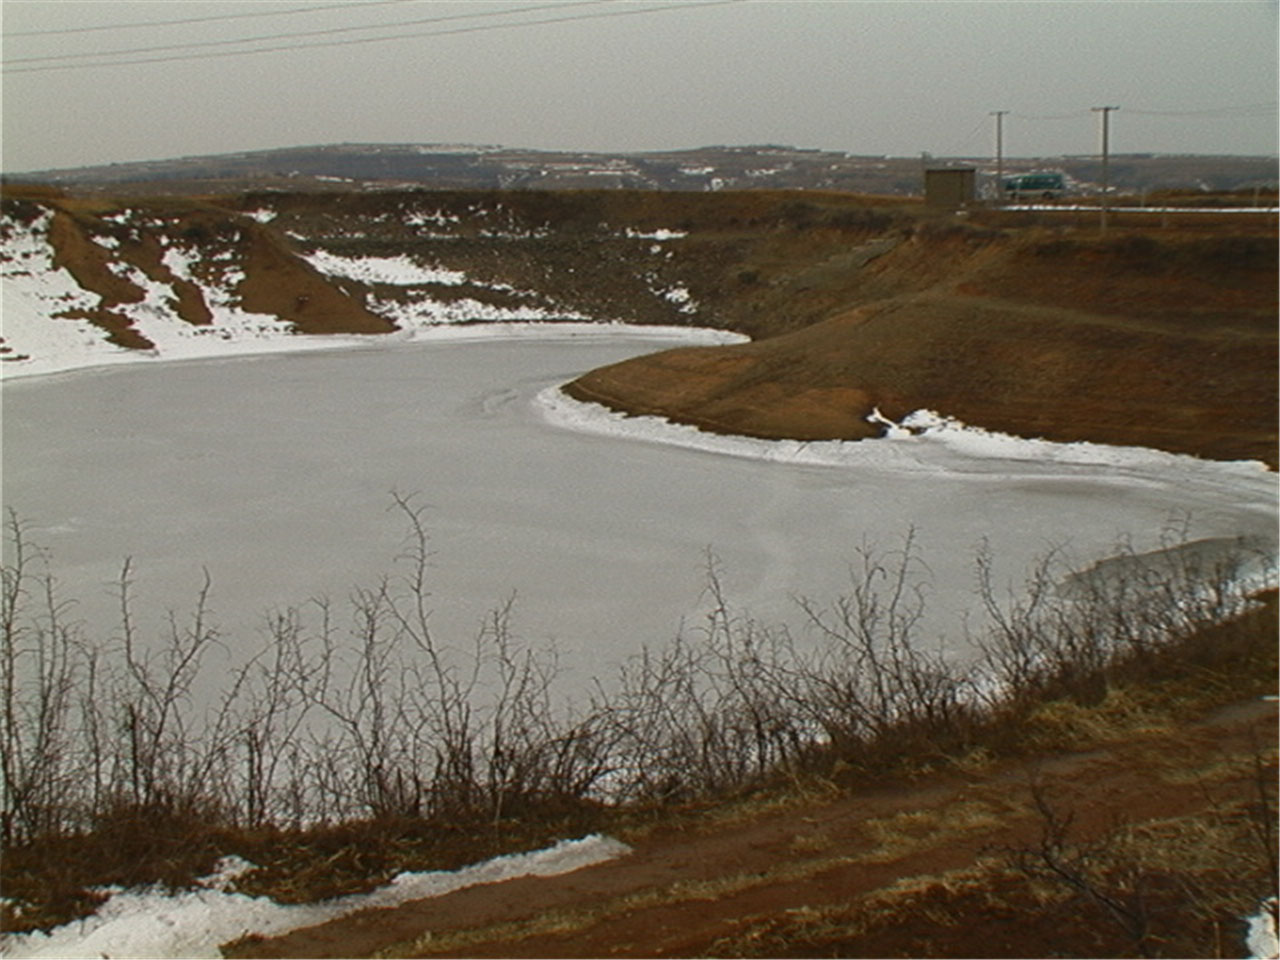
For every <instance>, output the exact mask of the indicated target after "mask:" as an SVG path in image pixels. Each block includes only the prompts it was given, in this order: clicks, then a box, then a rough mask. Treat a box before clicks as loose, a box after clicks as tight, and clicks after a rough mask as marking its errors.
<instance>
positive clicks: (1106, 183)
mask: <svg viewBox="0 0 1280 960" xmlns="http://www.w3.org/2000/svg"><path fill="white" fill-rule="evenodd" d="M1092 109H1093V112H1094V113H1101V114H1102V232H1103V233H1106V232H1107V205H1108V203H1109V202H1110V199H1111V194H1110V190H1111V180H1110V177H1109V176H1108V166H1107V163H1108V158H1109V156H1110V132H1111V122H1110V121H1111V111H1112V110H1119V109H1120V108H1119V107H1093V108H1092Z"/></svg>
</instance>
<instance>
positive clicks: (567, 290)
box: [4, 190, 1277, 464]
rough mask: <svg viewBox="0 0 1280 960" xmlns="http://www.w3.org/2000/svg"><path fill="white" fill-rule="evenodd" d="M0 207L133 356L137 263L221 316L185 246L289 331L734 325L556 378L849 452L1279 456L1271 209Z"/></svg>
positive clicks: (192, 315) (378, 199) (384, 198)
mask: <svg viewBox="0 0 1280 960" xmlns="http://www.w3.org/2000/svg"><path fill="white" fill-rule="evenodd" d="M1196 199H1197V202H1203V200H1204V198H1196ZM4 206H5V212H6V214H7V215H9V216H10V217H13V218H16V219H20V220H22V221H24V222H28V223H29V222H31V221H32V220H33V219H34V218H35V217H36V216H39V215H41V214H40V211H41V210H45V211H51V212H52V214H53V216H52V220H51V223H50V228H49V230H50V233H49V238H50V241H51V243H52V245H53V247H54V256H55V264H56V265H59V266H65V267H66V268H67V269H68V270H70V271H71V273H72V274H73V275H74V276H75V277H76V279H77V280H78V282H79V283H80V284H81V286H83V287H84V288H85V289H86V290H88V291H91V292H93V293H96V294H98V296H99V297H100V299H101V303H100V305H99V306H98V307H97V308H95V309H94V310H92V311H91V315H88V319H90V320H92V321H93V322H95V323H97V324H98V325H99V326H101V327H103V328H104V329H105V330H106V331H107V332H108V335H109V337H110V338H111V340H112V341H113V342H115V343H118V344H120V345H123V346H129V347H139V348H146V347H149V346H150V343H149V342H148V341H147V340H146V339H145V338H144V337H143V336H142V335H141V334H140V333H139V332H138V331H137V330H135V329H133V328H132V326H130V323H131V321H130V320H129V319H128V317H127V316H126V315H125V314H126V312H127V311H125V310H124V309H123V307H124V305H128V304H136V303H138V302H139V301H140V300H141V299H142V297H143V295H144V294H143V291H142V289H141V288H140V287H139V286H138V283H135V282H133V281H131V280H130V279H128V276H133V277H134V278H135V279H137V274H136V273H134V272H131V271H133V270H135V269H136V270H137V271H141V273H142V274H144V275H145V276H146V277H148V278H149V279H150V280H152V281H155V282H157V283H165V284H168V285H169V287H170V289H171V290H172V291H173V309H174V312H175V314H176V315H177V316H179V317H180V318H181V320H182V321H183V322H185V323H190V324H193V325H200V326H204V325H208V324H210V322H211V313H210V306H211V305H210V304H206V303H205V302H204V299H203V297H202V294H201V290H200V288H199V287H198V286H197V285H196V284H193V283H190V282H187V281H183V280H181V279H180V278H177V277H174V276H173V274H172V273H171V271H169V269H168V268H167V267H166V266H165V264H164V260H163V256H164V251H165V247H166V245H169V244H174V243H177V244H180V245H181V246H182V247H183V248H184V250H188V251H189V250H192V249H198V250H199V251H200V252H201V256H202V258H203V262H200V263H196V264H195V265H194V266H193V267H192V269H194V270H195V271H196V275H197V276H199V277H200V279H201V280H202V281H207V282H208V283H211V284H213V285H214V286H218V285H219V284H221V286H222V287H223V288H225V289H227V290H228V291H229V296H231V297H232V298H233V299H234V301H235V302H236V303H237V304H238V305H239V306H240V307H241V308H242V309H244V310H246V311H249V312H251V313H253V314H261V315H264V317H265V318H266V319H265V321H264V322H266V323H273V322H274V323H279V324H282V325H287V326H288V329H291V330H295V331H297V332H299V333H302V334H328V333H385V332H389V331H391V330H394V329H395V328H396V326H395V323H394V322H393V321H392V320H389V319H387V317H386V316H379V315H378V314H377V313H375V312H374V311H373V309H371V305H374V306H376V304H377V303H383V304H385V303H388V302H393V301H400V302H404V301H405V300H406V298H413V297H418V298H429V299H430V300H433V301H435V302H437V303H442V304H443V303H459V302H462V303H465V302H475V303H478V304H481V305H483V306H486V307H491V308H499V309H511V308H519V307H529V308H533V309H534V310H535V311H541V313H542V315H544V316H553V317H554V316H563V317H590V318H593V319H597V320H621V321H627V322H631V323H646V324H667V325H671V324H676V325H696V326H711V327H720V328H724V329H730V330H736V331H740V332H742V333H745V334H747V335H748V336H750V337H752V338H753V342H752V343H750V344H746V345H740V346H733V347H724V348H714V349H699V350H676V351H668V352H666V353H661V354H657V355H654V356H650V357H644V358H640V359H636V360H632V361H630V362H627V363H624V364H619V365H616V366H613V367H609V368H605V369H602V370H597V371H594V372H591V373H589V374H587V375H585V376H583V377H581V378H580V379H578V380H576V381H575V382H574V383H573V384H572V385H571V388H570V392H572V393H573V394H574V395H575V396H578V397H580V398H584V399H591V400H598V401H601V402H604V403H607V404H608V405H610V406H612V407H614V408H615V409H618V410H622V411H626V412H630V413H637V414H639V413H647V414H661V415H664V416H667V417H670V418H672V419H674V420H678V421H681V422H686V423H692V424H696V425H699V426H702V427H704V428H707V429H711V430H718V431H727V432H733V433H744V434H754V435H758V436H765V437H796V438H803V439H824V438H858V437H866V436H870V435H873V433H875V432H876V431H875V428H873V427H872V426H871V425H870V424H868V423H867V422H866V419H865V418H866V416H867V415H868V414H869V413H870V412H871V411H872V410H873V409H874V408H876V407H879V408H880V410H881V411H883V412H884V413H885V414H887V415H889V416H892V417H900V416H902V415H903V414H905V413H908V412H910V411H911V410H914V409H917V408H921V407H924V408H932V409H936V410H937V411H938V412H940V413H942V414H946V415H949V416H953V417H958V418H960V419H962V420H965V421H966V422H969V423H971V424H974V425H976V426H982V427H986V428H988V429H993V430H1000V431H1006V432H1010V433H1014V434H1018V435H1023V436H1043V437H1047V438H1050V439H1054V440H1064V441H1070V440H1094V441H1101V442H1107V443H1124V444H1141V445H1148V446H1155V447H1160V448H1163V449H1167V450H1173V451H1179V452H1189V453H1195V454H1199V455H1202V456H1208V457H1214V458H1241V457H1247V458H1261V459H1264V460H1266V461H1267V462H1269V463H1272V464H1274V463H1276V460H1277V457H1276V438H1277V431H1276V397H1277V374H1276V369H1277V336H1276V320H1277V269H1276V267H1277V231H1276V219H1275V216H1274V215H1272V214H1261V213H1250V214H1241V215H1231V214H1224V213H1216V212H1210V213H1206V212H1204V211H1203V210H1201V211H1200V212H1194V211H1189V212H1186V213H1174V214H1169V213H1164V214H1138V213H1125V214H1118V215H1116V216H1115V217H1114V218H1113V221H1112V227H1111V229H1110V231H1109V232H1107V233H1106V234H1105V235H1102V234H1100V233H1099V225H1098V222H1097V219H1096V214H1093V213H1087V212H1077V211H1071V210H1066V209H1064V210H1058V211H1052V210H1051V211H1042V212H1035V213H1018V212H1013V211H975V212H973V213H971V214H969V215H964V216H957V215H953V214H950V213H937V212H931V211H928V210H927V209H926V208H924V207H923V206H922V205H921V204H920V203H919V202H918V201H909V200H898V199H892V198H884V197H880V198H876V197H865V196H856V195H852V194H842V193H821V192H811V191H805V192H787V191H750V192H746V191H744V192H737V193H733V192H726V193H662V192H658V191H555V192H538V191H508V192H504V191H435V192H432V191H408V190H401V191H370V192H360V191H344V192H336V193H330V194H319V193H279V192H261V193H255V194H244V195H232V196H218V197H203V198H190V197H185V198H184V197H147V198H138V197H134V198H110V197H94V198H59V197H52V196H43V195H41V196H30V195H26V194H23V193H22V192H21V191H13V190H10V191H7V192H6V195H5V198H4ZM246 214H253V215H254V216H246ZM263 214H265V215H263ZM104 238H105V239H106V240H107V241H109V242H108V243H107V245H106V247H104V246H103V244H102V241H103V239H104ZM319 250H324V251H327V252H328V253H330V254H333V255H337V256H340V257H348V258H353V259H360V258H365V257H382V258H400V257H408V258H410V259H412V260H413V261H414V262H415V263H417V264H419V265H423V266H428V267H432V268H441V269H443V270H448V271H454V272H456V273H459V274H462V275H465V277H466V281H465V282H461V283H452V284H450V283H443V282H441V283H431V282H424V283H422V284H419V285H417V287H415V288H413V289H412V290H410V288H407V287H404V286H400V287H397V286H396V285H394V284H391V285H388V284H381V285H379V284H378V283H375V282H360V281H352V280H341V279H339V280H335V279H334V278H332V277H326V276H324V275H322V274H321V273H319V272H317V271H316V270H315V269H314V268H313V267H312V266H311V265H310V264H309V263H308V262H307V260H306V259H304V257H305V256H307V255H309V254H310V253H312V252H314V251H319ZM138 282H141V281H140V280H139V281H138ZM375 298H376V300H375ZM462 309H465V307H463V308H462ZM384 312H385V311H384ZM55 322H56V321H55Z"/></svg>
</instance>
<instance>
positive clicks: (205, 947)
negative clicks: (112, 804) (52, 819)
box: [0, 834, 631, 957]
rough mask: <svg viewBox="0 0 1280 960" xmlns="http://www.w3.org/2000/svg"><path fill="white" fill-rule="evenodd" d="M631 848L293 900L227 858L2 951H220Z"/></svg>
mask: <svg viewBox="0 0 1280 960" xmlns="http://www.w3.org/2000/svg"><path fill="white" fill-rule="evenodd" d="M630 851H631V848H630V847H628V846H627V845H626V844H624V843H621V842H620V841H618V840H614V839H613V838H611V837H605V836H601V835H599V834H593V835H592V836H589V837H583V838H581V839H578V840H562V841H561V842H560V843H557V844H555V845H554V846H551V847H547V848H545V849H543V850H535V851H533V852H531V853H520V854H512V855H510V856H505V857H498V858H496V859H493V860H487V861H485V862H484V863H478V864H475V865H473V866H470V867H463V868H462V869H461V870H457V871H443V870H439V871H431V872H424V873H402V874H400V875H399V876H397V877H396V878H395V879H393V880H392V881H391V883H390V884H388V885H387V886H385V887H381V888H379V889H377V890H374V891H373V892H372V893H369V894H361V895H354V896H348V897H340V898H338V899H335V900H326V901H322V902H320V903H310V904H287V905H286V904H279V903H276V902H275V901H274V900H270V899H268V898H266V897H250V896H246V895H244V894H240V893H230V892H228V891H227V890H226V886H227V885H229V884H230V883H231V882H233V881H234V878H235V877H236V876H239V875H241V874H242V873H243V872H244V871H246V870H248V869H252V864H249V863H248V862H247V861H243V860H240V859H239V858H234V859H227V860H224V861H222V862H220V863H219V866H218V870H217V871H215V873H214V874H212V875H210V876H209V877H205V878H202V885H203V888H202V889H199V890H187V891H183V892H181V893H175V894H168V893H164V892H162V891H160V890H157V889H138V890H125V891H120V892H118V893H115V894H113V895H112V896H111V898H110V899H109V900H108V901H107V902H106V903H104V904H103V905H102V906H101V907H99V908H98V911H97V913H95V914H94V915H93V916H91V917H88V918H87V919H85V920H78V921H73V922H72V923H68V924H66V925H64V926H61V927H58V928H56V929H54V930H52V931H50V932H48V933H39V932H37V933H26V934H10V935H7V936H5V937H4V938H3V940H0V952H2V953H3V954H4V955H5V956H6V957H105V956H110V957H220V956H221V955H222V954H221V953H220V951H219V950H218V946H219V944H222V943H226V942H227V941H229V940H235V939H237V938H239V937H242V936H245V935H247V934H259V935H262V936H279V935H281V934H284V933H288V932H289V931H290V930H297V929H299V928H301V927H309V926H314V925H315V924H319V923H324V922H326V921H328V920H332V919H334V918H336V917H341V916H344V915H346V914H348V913H353V912H355V911H356V910H364V909H368V908H371V907H394V906H397V905H398V904H401V903H406V902H408V901H410V900H422V899H425V898H428V897H439V896H443V895H444V894H446V893H451V892H452V891H454V890H461V889H463V888H465V887H472V886H476V885H478V884H482V883H498V882H500V881H503V880H510V879H512V878H514V877H527V876H537V877H551V876H556V875H558V874H563V873H570V872H572V871H574V870H580V869H582V868H583V867H588V866H592V865H593V864H597V863H603V862H604V861H606V860H612V859H614V858H616V857H620V856H623V855H624V854H627V853H629V852H630Z"/></svg>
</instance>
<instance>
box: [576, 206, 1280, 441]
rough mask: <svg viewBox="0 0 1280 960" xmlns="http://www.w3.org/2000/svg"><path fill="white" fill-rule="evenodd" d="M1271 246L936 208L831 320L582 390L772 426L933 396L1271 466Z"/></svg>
mask: <svg viewBox="0 0 1280 960" xmlns="http://www.w3.org/2000/svg"><path fill="white" fill-rule="evenodd" d="M1274 249H1275V246H1274V238H1272V237H1265V236H1256V237H1240V236H1227V235H1223V236H1214V235H1211V236H1209V237H1205V236H1198V235H1193V234H1173V235H1167V236H1159V235H1157V233H1156V232H1154V231H1150V230H1138V231H1132V232H1128V231H1126V232H1118V233H1117V232H1113V233H1112V234H1111V235H1110V236H1108V237H1106V238H1101V237H1098V236H1096V235H1085V236H1073V235H1071V234H1070V233H1069V232H1066V231H1062V232H1045V231H1044V230H1042V229H1038V228H1036V229H1031V230H1028V231H1018V230H1008V229H1002V230H992V229H984V228H983V227H981V226H963V227H946V226H942V225H940V224H937V223H928V222H925V223H922V224H920V225H918V226H916V227H915V228H914V229H913V230H912V231H911V232H910V234H909V235H908V236H906V237H905V238H903V239H902V241H901V242H900V243H898V244H896V245H894V246H893V247H892V248H890V249H888V250H886V251H885V252H883V253H882V254H880V255H878V256H876V257H875V258H874V259H871V260H870V261H868V262H867V263H865V264H862V265H848V266H844V265H842V268H841V269H835V268H832V270H833V272H834V273H835V274H836V276H833V277H830V278H828V282H827V283H826V284H824V285H818V286H821V288H822V289H823V290H824V291H826V292H828V293H829V294H830V293H831V292H832V291H835V290H837V289H838V290H839V291H840V295H839V297H834V296H833V300H839V301H840V303H841V305H840V306H833V307H832V309H831V311H830V313H829V315H828V316H826V317H824V318H823V319H821V320H819V321H817V322H816V323H813V324H810V325H808V326H805V327H804V328H802V329H800V330H795V331H791V332H785V333H782V334H780V335H776V336H770V337H767V338H764V339H760V340H758V341H756V342H754V343H751V344H746V345H739V346H730V347H723V348H716V349H713V350H675V351H668V352H666V353H663V354H658V355H655V356H649V357H641V358H637V359H635V360H631V361H627V362H625V363H621V364H617V365H615V366H612V367H607V368H604V369H601V370H597V371H593V372H591V373H589V374H587V375H585V376H583V377H581V378H580V379H578V380H576V381H575V382H574V383H573V384H572V385H571V386H570V387H569V392H570V393H571V394H573V395H574V396H576V397H578V398H580V399H584V400H594V401H597V402H601V403H605V404H607V405H609V406H611V407H613V408H615V409H618V410H624V411H626V412H630V413H643V414H657V415H662V416H667V417H670V418H671V419H673V420H677V421H680V422H684V423H692V424H696V425H698V426H701V427H703V428H704V429H709V430H714V431H719V432H728V433H745V434H752V435H757V436H765V437H797V438H801V439H826V438H836V437H839V438H846V439H854V438H861V437H866V436H870V435H872V434H873V430H874V428H873V427H872V426H870V425H869V424H868V423H867V422H866V416H867V414H869V413H870V412H871V411H872V409H873V408H875V407H879V409H880V410H881V411H882V412H883V413H885V414H887V415H888V416H891V417H894V418H900V417H901V416H902V415H904V414H906V413H908V412H910V411H912V410H915V409H918V408H921V407H924V408H928V409H933V410H937V411H939V412H942V413H945V414H947V415H950V416H954V417H958V418H960V419H962V420H964V421H966V422H968V423H971V424H975V425H980V426H983V427H986V428H988V429H992V430H999V431H1004V432H1008V433H1013V434H1017V435H1021V436H1040V437H1045V438H1048V439H1052V440H1059V441H1074V440H1093V441H1099V442H1104V443H1117V444H1138V445H1143V446H1152V447H1158V448H1162V449H1166V450H1172V451H1176V452H1182V453H1194V454H1197V455H1200V456H1205V457H1212V458H1224V459H1231V458H1258V459H1263V460H1266V461H1268V462H1270V463H1273V464H1274V463H1275V459H1276V430H1275V427H1276V418H1275V410H1274V407H1275V397H1276V356H1277V355H1276V303H1275V292H1276V290H1275V287H1276V282H1275V254H1274ZM792 282H794V281H792ZM808 289H812V288H806V290H808Z"/></svg>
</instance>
